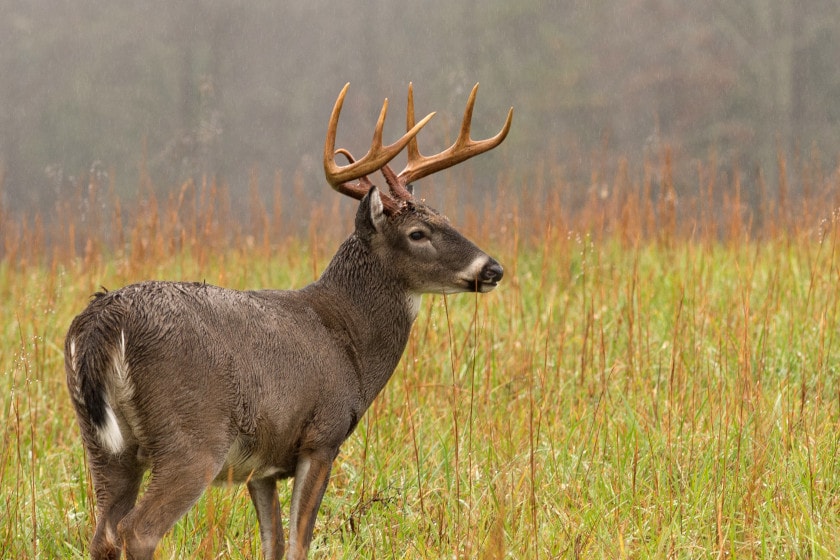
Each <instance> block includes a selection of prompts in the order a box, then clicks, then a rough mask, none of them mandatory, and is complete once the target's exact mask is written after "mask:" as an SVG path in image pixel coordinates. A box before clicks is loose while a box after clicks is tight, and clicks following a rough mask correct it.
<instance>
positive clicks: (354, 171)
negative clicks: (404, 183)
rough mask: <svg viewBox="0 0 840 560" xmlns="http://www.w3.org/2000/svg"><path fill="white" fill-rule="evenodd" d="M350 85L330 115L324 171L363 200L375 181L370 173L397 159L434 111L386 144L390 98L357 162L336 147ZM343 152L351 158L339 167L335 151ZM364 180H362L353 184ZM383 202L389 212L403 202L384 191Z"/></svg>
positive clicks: (335, 183)
mask: <svg viewBox="0 0 840 560" xmlns="http://www.w3.org/2000/svg"><path fill="white" fill-rule="evenodd" d="M349 87H350V84H349V83H348V84H347V85H345V86H344V89H342V90H341V93H340V94H339V95H338V99H337V100H336V102H335V106H334V107H333V111H332V115H331V116H330V122H329V126H328V127H327V139H326V142H325V143H324V173H325V174H326V176H327V181H328V182H329V183H330V185H332V187H333V188H334V189H335V190H336V191H338V192H340V193H342V194H346V195H347V196H350V197H352V198H355V199H356V200H361V199H362V197H364V196H365V195H366V194H367V193H368V190H370V187H371V183H370V181H368V180H367V175H368V174H370V173H371V172H373V171H377V170H379V169H382V168H383V167H386V166H387V164H388V162H389V161H391V160H392V159H394V158H395V157H396V156H397V154H399V153H400V152H401V151H402V150H403V149H404V148H405V147H406V145H407V144H408V143H409V142H410V141H411V140H412V139H413V138H414V137H415V136H416V135H417V133H418V132H420V129H421V128H423V127H424V126H426V123H427V122H429V120H430V119H431V118H432V117H433V116H434V113H429V114H428V115H426V117H424V118H423V120H421V121H420V122H419V123H417V124H416V125H415V124H413V123H412V125H411V126H410V127H408V128H407V132H406V133H405V134H404V135H403V136H402V137H401V138H400V139H399V140H397V141H396V142H394V143H393V144H391V145H389V146H383V145H382V128H383V127H384V126H385V116H386V115H387V113H388V100H387V99H385V102H384V103H383V104H382V110H381V111H380V113H379V120H378V121H377V122H376V129H375V130H374V132H373V141H372V142H371V145H370V149H369V150H368V152H367V153H366V154H365V155H364V157H362V159H360V160H358V161H356V160H354V159H353V156H352V155H350V152H348V151H347V150H345V149H343V148H342V149H339V150H336V149H335V136H336V132H337V131H338V117H339V115H340V114H341V107H342V105H343V104H344V96H345V95H347V89H348V88H349ZM338 153H341V154H343V155H344V156H345V157H347V159H348V160H349V162H350V163H349V164H348V165H345V166H339V165H338V164H336V162H335V154H338ZM356 179H360V181H359V183H355V184H354V183H351V181H355V180H356ZM382 203H383V205H384V207H385V210H386V212H388V213H393V212H396V211H397V210H398V209H399V206H400V205H399V201H398V200H394V199H392V197H390V196H388V195H385V194H384V193H383V196H382Z"/></svg>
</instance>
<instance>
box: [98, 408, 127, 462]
mask: <svg viewBox="0 0 840 560" xmlns="http://www.w3.org/2000/svg"><path fill="white" fill-rule="evenodd" d="M98 433H99V443H101V444H102V446H103V447H105V448H106V449H107V450H108V451H110V452H111V453H113V454H115V455H116V454H117V453H119V452H121V451H122V450H123V447H124V446H125V441H124V440H123V436H122V432H121V431H120V425H119V424H118V423H117V415H116V414H114V409H112V408H111V405H105V425H104V426H102V427H100V428H99V430H98Z"/></svg>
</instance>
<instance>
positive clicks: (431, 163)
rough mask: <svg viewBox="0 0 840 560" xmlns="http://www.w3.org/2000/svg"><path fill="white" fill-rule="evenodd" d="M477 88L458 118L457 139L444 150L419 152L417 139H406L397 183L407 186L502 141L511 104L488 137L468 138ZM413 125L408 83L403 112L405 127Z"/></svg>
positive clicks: (510, 119) (411, 98)
mask: <svg viewBox="0 0 840 560" xmlns="http://www.w3.org/2000/svg"><path fill="white" fill-rule="evenodd" d="M477 91H478V84H475V86H473V88H472V92H470V98H469V99H468V100H467V108H466V109H465V110H464V118H463V120H462V121H461V131H460V132H459V133H458V138H456V139H455V143H454V144H452V145H451V146H450V147H449V148H447V149H446V150H444V151H442V152H440V153H439V154H436V155H433V156H424V155H422V154H420V149H419V148H418V147H417V138H415V137H413V136H412V137H411V139H410V140H409V142H408V164H407V165H406V166H405V169H403V170H402V171H400V174H399V175H398V176H397V178H398V179H399V183H400V185H401V186H403V187H404V186H405V185H408V184H409V183H411V182H412V181H416V180H418V179H422V178H423V177H426V176H428V175H431V174H432V173H437V172H438V171H441V170H443V169H446V168H448V167H452V166H453V165H457V164H459V163H461V162H462V161H465V160H467V159H469V158H471V157H473V156H477V155H478V154H482V153H484V152H486V151H488V150H492V149H493V148H495V147H496V146H498V145H499V144H501V143H502V141H503V140H504V139H505V137H506V136H507V134H508V131H510V125H511V123H512V122H513V107H511V108H510V110H509V111H508V115H507V119H506V120H505V124H504V126H503V127H502V130H501V131H499V133H498V134H496V135H495V136H493V137H492V138H488V139H486V140H480V141H476V140H473V139H472V138H470V123H471V122H472V114H473V107H475V95H476V92H477ZM412 127H414V90H413V88H412V86H411V84H409V85H408V109H407V111H406V129H407V130H413V128H412Z"/></svg>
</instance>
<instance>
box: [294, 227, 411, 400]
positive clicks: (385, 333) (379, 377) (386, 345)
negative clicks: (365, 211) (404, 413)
mask: <svg viewBox="0 0 840 560" xmlns="http://www.w3.org/2000/svg"><path fill="white" fill-rule="evenodd" d="M305 290H306V291H309V292H310V293H311V294H312V295H318V294H322V295H323V297H321V296H320V295H318V297H317V298H316V299H317V300H318V301H320V302H324V303H325V304H326V305H325V306H322V307H321V308H320V309H318V312H319V314H320V315H321V316H322V319H323V320H325V322H326V323H327V324H329V325H330V328H331V329H333V330H334V331H335V332H336V335H337V336H339V337H341V338H342V339H344V340H346V341H348V342H349V344H348V345H347V351H348V353H350V354H351V359H352V361H353V363H354V364H355V365H356V367H357V369H358V375H359V378H360V380H361V384H362V393H363V397H364V399H365V400H366V402H367V405H370V403H371V402H372V401H373V399H374V398H375V397H376V395H377V394H378V393H379V391H381V390H382V388H383V387H384V386H385V383H387V381H388V379H390V377H391V375H392V374H393V372H394V369H395V368H396V367H397V364H398V363H399V361H400V358H401V357H402V354H403V351H404V350H405V346H406V343H407V341H408V335H409V333H410V332H411V325H412V323H413V322H414V318H415V317H416V315H417V308H418V305H419V301H418V299H419V296H417V295H412V294H409V293H407V292H406V290H405V288H404V286H403V285H402V283H400V282H399V280H398V279H397V278H395V277H394V275H393V273H392V272H391V271H390V270H388V269H387V267H385V266H384V265H383V263H381V262H380V261H379V260H378V259H377V258H376V256H375V255H374V254H373V253H372V252H371V250H370V247H369V246H368V245H367V244H365V243H364V242H363V241H362V240H360V239H359V238H358V237H356V235H355V234H354V235H352V236H350V237H349V238H348V239H347V240H346V241H345V242H344V243H343V244H342V245H341V247H340V248H339V250H338V252H337V253H336V255H335V256H334V257H333V259H332V261H331V262H330V264H329V265H328V266H327V268H326V270H325V271H324V273H323V274H322V275H321V278H320V279H319V280H318V281H317V282H315V283H314V284H312V285H311V286H309V287H308V288H306V289H305Z"/></svg>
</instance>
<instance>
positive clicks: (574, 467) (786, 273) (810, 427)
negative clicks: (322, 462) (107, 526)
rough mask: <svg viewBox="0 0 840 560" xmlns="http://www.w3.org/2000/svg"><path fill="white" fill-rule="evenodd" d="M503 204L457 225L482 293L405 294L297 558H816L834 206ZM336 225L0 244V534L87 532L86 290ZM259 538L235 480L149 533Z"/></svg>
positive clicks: (218, 262)
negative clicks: (377, 372) (485, 276)
mask: <svg viewBox="0 0 840 560" xmlns="http://www.w3.org/2000/svg"><path fill="white" fill-rule="evenodd" d="M505 220H506V221H505ZM505 220H503V222H504V223H503V225H504V227H505V228H506V231H507V232H508V235H499V236H495V235H491V236H488V237H486V238H482V236H481V235H480V234H479V235H476V234H475V232H474V231H473V232H472V233H471V236H472V237H473V238H475V239H476V240H477V241H478V242H479V244H480V245H483V246H485V248H486V249H488V251H489V252H490V253H492V254H493V255H494V256H497V257H498V258H499V260H500V261H501V262H502V263H503V264H504V265H505V267H506V271H507V274H506V277H505V280H504V281H503V282H502V284H501V286H500V287H499V288H498V289H497V290H496V291H495V292H492V293H490V294H486V295H459V296H450V297H447V298H443V297H432V296H428V297H426V298H425V299H424V304H423V308H422V311H421V313H420V316H419V318H418V320H417V323H416V324H415V327H414V331H413V334H412V337H411V339H410V341H409V344H408V348H407V349H406V352H405V355H404V358H403V360H402V362H401V364H400V365H399V367H398V369H397V371H396V372H395V374H394V377H393V379H392V380H391V382H390V383H389V384H388V385H387V387H386V388H385V390H384V391H383V392H382V394H381V395H380V396H379V398H378V399H377V400H376V401H375V403H374V404H373V406H372V407H371V409H370V410H369V411H368V413H367V414H366V415H365V417H364V418H363V419H362V421H361V422H360V424H359V426H358V428H357V430H356V432H355V434H354V435H353V436H352V437H351V438H350V439H349V440H348V441H347V442H346V444H345V445H344V447H343V449H342V453H341V455H340V457H339V460H338V462H337V464H336V465H335V468H334V472H333V478H332V480H331V482H330V486H329V488H328V491H327V495H326V497H325V499H324V502H323V505H322V507H321V510H320V514H319V517H318V522H317V525H316V529H315V539H314V542H313V549H312V556H313V557H319V558H346V559H350V558H441V557H444V558H486V559H495V558H544V559H549V558H558V557H559V558H610V559H612V558H712V557H715V558H717V557H729V558H834V557H838V556H840V465H838V457H840V454H838V446H840V352H838V341H837V337H838V327H837V325H838V311H839V309H838V306H840V301H838V289H837V286H838V279H840V265H838V262H837V261H838V251H840V243H838V235H840V229H838V226H837V224H834V223H833V222H832V223H830V224H827V225H825V224H824V228H823V230H818V228H814V230H813V231H812V232H811V233H790V234H785V233H778V234H777V235H775V236H773V237H772V238H768V239H765V240H762V241H760V242H756V241H749V240H746V239H744V238H740V239H729V240H727V239H724V240H722V241H714V240H708V239H694V238H691V237H685V238H683V237H679V238H677V239H670V240H661V239H660V240H650V241H645V240H642V241H635V242H628V236H627V235H622V233H621V232H619V233H616V234H609V233H604V231H601V232H596V233H597V235H591V236H590V235H587V234H586V233H583V231H584V230H579V231H580V233H578V232H574V233H567V232H566V231H562V232H561V230H560V228H559V227H557V225H556V224H554V225H549V222H538V223H531V224H530V225H528V226H527V231H526V227H525V226H522V225H520V224H519V222H518V220H519V218H517V217H516V215H514V216H512V217H509V218H506V219H505ZM344 223H345V224H346V223H347V220H345V221H344ZM346 231H349V229H348V230H346ZM526 234H527V235H526ZM629 238H632V236H629ZM488 239H489V240H488ZM536 240H538V241H539V242H537V241H536ZM336 243H337V240H336V239H332V238H330V239H314V242H313V239H310V240H309V241H308V242H307V243H301V242H297V241H295V240H291V239H290V240H286V241H284V242H283V243H280V244H277V245H276V246H273V247H272V248H271V250H270V251H269V250H265V248H264V247H263V246H262V245H260V244H259V243H257V244H256V246H250V247H249V246H248V245H247V244H246V245H244V247H245V248H241V247H240V248H236V249H233V248H227V249H225V248H222V249H221V252H220V253H218V254H217V255H216V256H212V255H210V256H208V255H207V254H204V253H201V252H200V251H195V250H187V249H184V250H177V251H171V252H169V253H166V254H164V255H162V256H158V257H156V258H155V259H149V260H147V261H144V262H138V261H137V260H132V259H131V258H130V255H129V256H125V255H123V256H119V255H117V256H113V257H109V258H106V257H101V258H98V259H93V260H92V261H91V260H90V259H88V260H87V262H86V261H85V260H83V259H78V260H71V261H69V262H67V263H65V264H52V265H35V264H27V265H19V266H18V265H15V266H13V265H12V263H9V262H8V261H5V262H3V263H2V264H0V310H2V317H3V318H4V321H3V322H2V324H0V328H2V331H0V338H2V344H0V369H1V370H2V378H1V379H0V403H2V412H0V426H2V429H3V440H2V448H0V520H2V521H0V557H2V558H36V557H37V558H82V557H86V556H87V542H88V539H89V538H90V536H91V534H92V529H93V523H94V520H93V517H92V516H93V498H92V489H91V486H90V481H89V478H88V476H87V474H86V470H85V460H84V454H83V451H82V447H81V442H80V439H79V437H78V433H77V428H76V426H75V419H74V416H73V412H72V408H71V406H70V402H69V399H68V396H67V393H66V388H65V385H64V374H63V357H62V344H63V336H64V333H65V331H66V329H67V327H68V325H69V323H70V321H71V319H72V317H73V316H74V315H75V314H76V313H77V312H79V311H80V310H81V309H82V308H83V307H84V305H85V304H86V302H87V298H88V296H89V294H90V293H92V292H93V291H95V290H96V289H98V287H99V286H100V285H104V286H106V287H109V288H113V287H117V286H120V285H122V284H125V283H127V282H130V281H135V280H139V279H143V278H148V277H155V278H182V279H198V280H206V281H208V282H211V283H218V284H223V285H225V286H228V287H234V288H259V287H281V288H282V287H299V286H302V285H304V284H305V283H307V282H308V281H310V280H311V279H312V278H313V276H314V274H315V272H316V270H317V269H320V268H322V267H323V266H324V265H325V264H326V260H327V259H328V258H329V254H330V252H331V251H332V250H333V249H334V248H335V246H336ZM313 246H317V250H315V249H312V247H313ZM53 262H56V263H58V262H61V260H60V259H59V260H57V261H56V260H54V261H53ZM280 487H281V497H282V499H283V501H284V503H285V508H286V511H287V510H288V501H289V497H290V485H287V484H286V483H281V485H280ZM258 552H259V544H258V537H257V532H256V516H255V514H254V512H253V511H252V507H251V505H250V502H249V500H248V497H247V492H246V491H245V490H244V488H242V487H234V488H213V489H212V490H210V491H209V492H208V493H207V494H206V495H205V496H204V498H202V500H201V502H200V503H199V505H198V506H197V507H195V508H194V509H193V510H192V511H191V512H190V513H189V514H188V515H187V516H186V517H185V518H184V519H183V520H182V521H181V522H179V523H178V525H177V526H176V528H175V530H174V531H173V532H172V533H170V534H169V535H167V537H166V538H165V539H164V541H163V542H162V543H161V547H160V550H159V557H160V558H170V557H199V558H252V557H257V554H258Z"/></svg>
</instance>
